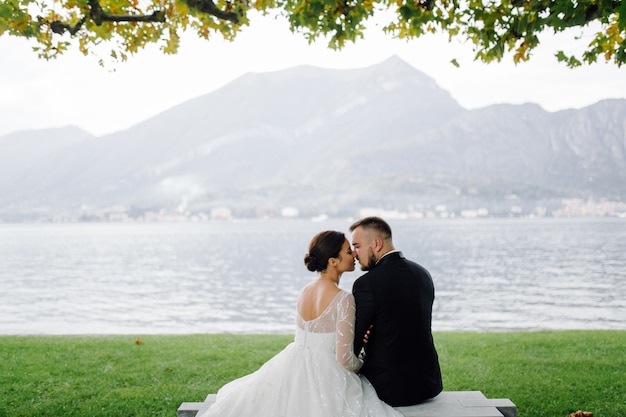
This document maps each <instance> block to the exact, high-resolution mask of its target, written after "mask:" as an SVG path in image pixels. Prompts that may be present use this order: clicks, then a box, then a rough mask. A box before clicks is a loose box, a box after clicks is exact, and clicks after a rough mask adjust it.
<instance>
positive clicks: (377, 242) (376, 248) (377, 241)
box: [373, 237, 384, 252]
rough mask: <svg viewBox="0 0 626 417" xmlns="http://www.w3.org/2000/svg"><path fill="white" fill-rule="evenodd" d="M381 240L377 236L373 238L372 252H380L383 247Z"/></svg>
mask: <svg viewBox="0 0 626 417" xmlns="http://www.w3.org/2000/svg"><path fill="white" fill-rule="evenodd" d="M383 245H384V243H383V240H382V239H381V238H379V237H375V238H374V245H373V246H374V252H380V251H381V250H382V249H383Z"/></svg>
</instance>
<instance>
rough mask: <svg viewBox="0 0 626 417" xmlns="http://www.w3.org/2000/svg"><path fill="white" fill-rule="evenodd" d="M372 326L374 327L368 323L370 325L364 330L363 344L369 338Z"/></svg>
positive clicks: (365, 343)
mask: <svg viewBox="0 0 626 417" xmlns="http://www.w3.org/2000/svg"><path fill="white" fill-rule="evenodd" d="M372 327H374V325H373V324H372V325H370V327H369V328H368V329H367V330H366V331H365V334H364V335H363V344H364V345H367V342H368V341H369V339H370V333H372Z"/></svg>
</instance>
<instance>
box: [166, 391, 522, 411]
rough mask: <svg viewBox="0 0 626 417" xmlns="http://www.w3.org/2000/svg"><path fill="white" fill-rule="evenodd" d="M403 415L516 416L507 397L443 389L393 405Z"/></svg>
mask: <svg viewBox="0 0 626 417" xmlns="http://www.w3.org/2000/svg"><path fill="white" fill-rule="evenodd" d="M215 397H216V394H209V395H208V396H207V397H206V399H205V400H204V402H184V403H182V404H181V406H180V407H179V408H178V417H195V416H196V415H197V414H198V413H203V412H205V411H206V410H207V409H208V408H209V407H210V406H211V405H212V404H213V403H214V402H215ZM396 410H398V411H399V412H400V413H402V414H403V415H404V416H405V417H516V416H517V408H516V407H515V404H513V402H511V400H509V399H508V398H494V399H489V398H487V397H485V395H484V394H483V393H482V392H480V391H444V392H442V393H441V394H439V395H438V396H436V397H435V398H433V399H431V400H428V401H425V402H423V403H421V404H417V405H412V406H409V407H396Z"/></svg>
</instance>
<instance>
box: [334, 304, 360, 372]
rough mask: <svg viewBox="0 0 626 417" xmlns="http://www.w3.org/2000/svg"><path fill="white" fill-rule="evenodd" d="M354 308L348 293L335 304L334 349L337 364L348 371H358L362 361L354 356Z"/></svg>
mask: <svg viewBox="0 0 626 417" xmlns="http://www.w3.org/2000/svg"><path fill="white" fill-rule="evenodd" d="M355 313H356V307H355V303H354V296H353V295H352V294H350V293H348V292H346V293H345V295H344V296H342V297H341V300H340V302H339V303H338V304H337V324H336V326H337V327H336V340H335V345H336V346H335V348H336V352H337V362H339V364H340V365H341V366H343V367H344V368H346V369H347V370H349V371H355V372H356V371H358V370H359V369H361V366H362V365H363V361H361V360H360V359H359V358H357V357H356V356H355V355H354V316H355Z"/></svg>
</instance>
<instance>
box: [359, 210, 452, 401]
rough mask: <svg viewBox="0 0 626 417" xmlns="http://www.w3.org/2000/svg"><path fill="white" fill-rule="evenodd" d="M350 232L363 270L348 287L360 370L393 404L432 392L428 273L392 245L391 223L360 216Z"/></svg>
mask: <svg viewBox="0 0 626 417" xmlns="http://www.w3.org/2000/svg"><path fill="white" fill-rule="evenodd" d="M350 231H351V232H352V245H353V247H354V251H355V252H356V256H357V259H358V261H359V263H360V264H361V269H362V270H363V271H367V273H366V274H365V275H363V276H361V277H360V278H359V279H357V280H356V281H355V282H354V286H353V288H352V293H353V294H354V298H355V300H356V322H355V331H354V334H355V340H354V350H355V353H356V354H357V355H358V354H359V352H361V348H364V349H365V363H364V365H363V367H362V368H361V371H360V373H361V374H362V375H363V376H365V377H366V378H367V379H368V380H369V381H370V382H371V383H372V385H373V386H374V388H375V389H376V393H377V394H378V396H379V398H380V399H381V400H383V401H385V402H386V403H387V404H389V405H391V406H393V407H399V406H408V405H413V404H417V403H420V402H422V401H424V400H427V399H429V398H432V397H434V396H436V395H437V394H439V393H440V392H441V390H442V389H443V385H442V382H441V371H440V368H439V359H438V356H437V351H436V350H435V345H434V343H433V338H432V333H431V319H432V306H433V300H434V298H435V289H434V286H433V281H432V278H431V276H430V274H429V273H428V271H427V270H426V269H424V268H423V267H422V266H420V265H418V264H416V263H415V262H412V261H409V260H408V259H406V258H405V257H404V256H403V255H402V253H401V252H399V251H397V250H396V249H395V248H394V246H393V242H392V240H391V228H390V227H389V225H388V224H387V222H385V221H384V220H383V219H381V218H379V217H366V218H364V219H361V220H359V221H357V222H356V223H354V224H353V225H352V226H350ZM370 327H371V329H370ZM368 329H370V334H369V336H367V343H364V341H363V339H364V337H365V334H366V332H367V330H368Z"/></svg>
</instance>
